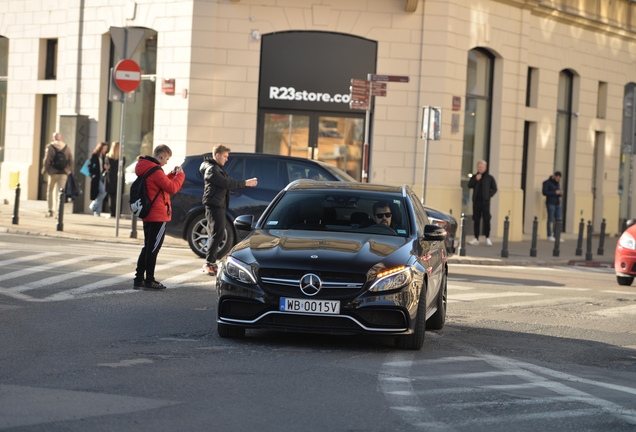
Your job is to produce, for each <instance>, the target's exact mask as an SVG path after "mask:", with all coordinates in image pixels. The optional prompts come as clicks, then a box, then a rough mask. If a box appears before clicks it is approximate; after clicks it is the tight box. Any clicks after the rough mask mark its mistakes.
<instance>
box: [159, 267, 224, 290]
mask: <svg viewBox="0 0 636 432" xmlns="http://www.w3.org/2000/svg"><path fill="white" fill-rule="evenodd" d="M201 274H202V270H201V269H200V268H198V269H196V270H192V271H189V272H187V273H183V274H180V275H176V276H173V277H171V278H169V279H166V280H165V281H163V284H164V285H165V286H167V287H168V288H170V287H171V286H173V285H179V284H182V283H183V282H187V281H189V280H190V279H194V278H196V277H199V276H201ZM209 284H210V285H212V286H213V285H214V284H213V282H212V278H210V282H209Z"/></svg>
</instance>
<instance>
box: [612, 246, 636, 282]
mask: <svg viewBox="0 0 636 432" xmlns="http://www.w3.org/2000/svg"><path fill="white" fill-rule="evenodd" d="M614 270H615V271H616V274H617V275H618V276H628V277H629V276H636V250H633V249H627V248H624V247H622V246H620V245H618V246H617V247H616V254H615V256H614Z"/></svg>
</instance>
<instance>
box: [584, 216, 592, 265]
mask: <svg viewBox="0 0 636 432" xmlns="http://www.w3.org/2000/svg"><path fill="white" fill-rule="evenodd" d="M585 261H592V221H590V220H589V221H587V252H586V253H585Z"/></svg>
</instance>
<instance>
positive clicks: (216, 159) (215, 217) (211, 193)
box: [199, 145, 258, 276]
mask: <svg viewBox="0 0 636 432" xmlns="http://www.w3.org/2000/svg"><path fill="white" fill-rule="evenodd" d="M230 151H231V150H230V149H229V148H228V147H225V146H224V145H217V146H214V149H213V150H212V156H205V158H203V163H201V167H200V168H199V171H200V172H201V175H203V179H204V181H205V188H204V190H203V200H202V202H203V205H204V206H205V218H206V219H207V221H208V233H209V235H210V238H209V240H208V250H207V253H206V257H205V264H204V265H203V271H204V272H205V273H207V274H209V275H210V276H216V274H217V272H218V267H217V264H216V259H217V254H218V252H219V245H220V244H221V240H223V234H224V231H225V209H226V208H227V207H228V205H229V204H230V190H231V189H242V188H244V187H254V186H256V185H257V184H258V181H257V180H256V178H252V179H249V180H234V179H233V178H232V177H230V175H229V174H228V173H227V172H225V170H224V169H223V165H225V163H226V162H227V160H228V158H229V157H230Z"/></svg>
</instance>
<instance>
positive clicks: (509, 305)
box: [490, 297, 592, 309]
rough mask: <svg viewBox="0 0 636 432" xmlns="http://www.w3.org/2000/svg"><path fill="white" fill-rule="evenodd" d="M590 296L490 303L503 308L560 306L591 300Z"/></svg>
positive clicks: (494, 306) (493, 306)
mask: <svg viewBox="0 0 636 432" xmlns="http://www.w3.org/2000/svg"><path fill="white" fill-rule="evenodd" d="M591 300H592V298H591V297H560V298H555V299H546V300H533V301H527V302H518V303H504V304H499V305H490V307H492V308H497V309H504V308H513V307H534V306H550V307H554V306H561V305H566V304H573V303H582V302H588V301H591Z"/></svg>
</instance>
